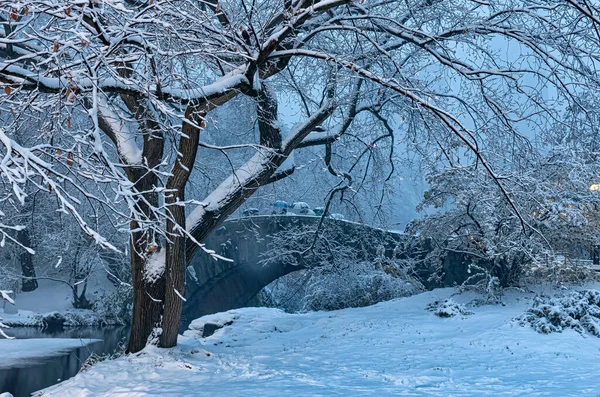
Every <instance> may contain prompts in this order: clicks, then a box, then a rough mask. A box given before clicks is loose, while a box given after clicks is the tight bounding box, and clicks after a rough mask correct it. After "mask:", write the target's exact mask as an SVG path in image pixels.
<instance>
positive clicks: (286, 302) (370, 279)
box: [259, 260, 423, 312]
mask: <svg viewBox="0 0 600 397" xmlns="http://www.w3.org/2000/svg"><path fill="white" fill-rule="evenodd" d="M422 290H423V286H422V284H421V283H420V282H419V281H418V280H417V279H416V278H415V277H413V276H412V275H410V274H409V271H408V270H407V269H405V268H404V267H403V266H402V265H401V264H400V262H396V261H391V260H386V262H385V263H383V264H378V263H372V262H348V263H346V264H345V265H343V266H336V267H317V268H314V269H310V270H307V271H306V272H304V273H303V274H299V275H298V274H293V273H292V274H290V275H288V276H286V277H284V278H282V279H280V280H278V281H276V282H274V283H272V284H271V285H269V286H268V287H267V288H265V289H264V290H263V291H262V292H261V294H260V296H259V300H260V302H261V303H262V304H264V305H265V306H270V307H278V308H281V309H284V310H286V311H290V312H294V311H314V310H338V309H344V308H348V307H362V306H369V305H373V304H375V303H378V302H382V301H387V300H390V299H394V298H400V297H404V296H410V295H414V294H416V293H418V292H421V291H422Z"/></svg>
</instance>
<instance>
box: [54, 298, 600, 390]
mask: <svg viewBox="0 0 600 397" xmlns="http://www.w3.org/2000/svg"><path fill="white" fill-rule="evenodd" d="M453 293H454V290H452V289H443V290H435V291H430V292H426V293H422V294H419V295H415V296H412V297H407V298H401V299H397V300H394V301H390V302H384V303H379V304H377V305H374V306H370V307H364V308H354V309H344V310H339V311H334V312H313V313H305V314H287V313H284V312H282V311H280V310H277V309H268V308H247V309H238V310H231V311H229V312H226V313H221V314H217V315H211V316H206V317H203V318H201V319H199V320H196V321H194V322H193V323H192V324H193V325H192V326H191V329H190V330H189V331H187V332H186V333H185V336H181V337H180V340H179V345H178V346H177V347H176V348H173V349H157V348H155V347H148V348H146V349H145V350H144V351H143V352H142V353H141V354H139V355H129V356H125V357H121V358H119V359H116V360H112V361H105V362H101V363H99V364H97V365H95V366H94V367H92V368H91V369H90V370H89V371H88V372H85V373H82V374H79V375H77V376H76V377H75V378H73V379H70V380H67V381H65V382H63V383H62V384H60V385H57V386H54V387H52V388H49V389H46V390H45V394H44V396H57V397H58V396H61V397H62V396H66V395H68V396H78V395H79V396H95V397H102V396H115V395H128V396H136V397H141V396H152V395H160V396H178V397H180V396H190V397H191V396H197V395H199V393H201V394H204V395H207V396H210V395H213V396H257V395H260V396H288V395H300V396H309V395H310V396H330V395H352V396H363V395H376V396H387V395H407V396H439V397H442V396H443V397H448V396H450V395H452V396H462V397H466V396H477V397H479V396H483V395H488V396H499V395H506V396H525V395H527V396H542V395H543V396H557V397H558V396H560V397H568V396H585V395H591V396H595V395H596V394H597V393H598V391H599V390H600V379H599V378H598V377H597V375H596V372H595V371H593V370H591V369H592V368H596V366H597V362H598V351H600V339H599V338H582V337H581V335H580V334H578V333H576V332H574V331H570V330H567V331H566V332H563V333H554V334H540V333H537V332H535V331H534V330H533V329H531V328H529V327H520V326H518V325H517V324H515V322H514V321H513V319H514V318H515V317H517V316H518V315H520V314H522V313H523V312H524V311H525V310H527V308H528V307H530V305H531V303H532V299H533V298H532V295H531V294H527V293H520V292H514V293H512V292H511V293H510V294H508V295H505V296H504V298H503V302H504V304H505V305H506V306H502V305H485V306H478V307H473V308H470V309H471V310H472V311H473V315H470V316H456V317H452V318H439V317H437V316H434V315H432V314H431V312H428V311H427V310H426V308H427V306H428V305H430V304H431V303H433V302H436V301H438V302H444V301H446V300H447V299H449V298H452V300H453V301H454V302H456V303H457V304H462V305H464V304H465V303H467V302H468V301H469V300H471V299H472V298H473V295H467V296H465V295H453ZM230 322H231V324H229V325H227V324H228V323H230ZM208 323H211V324H218V325H219V326H222V328H220V329H218V330H216V332H215V333H214V334H212V335H210V336H208V337H202V333H203V332H204V329H205V326H206V324H208ZM541 363H543V365H541Z"/></svg>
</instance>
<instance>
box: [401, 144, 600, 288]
mask: <svg viewBox="0 0 600 397" xmlns="http://www.w3.org/2000/svg"><path fill="white" fill-rule="evenodd" d="M508 165H509V168H506V169H505V168H503V167H504V165H502V164H498V165H497V166H496V167H495V168H496V172H497V173H498V174H502V175H503V178H502V186H503V190H501V189H498V180H497V179H495V178H492V177H491V176H490V174H489V172H487V171H486V170H485V168H484V167H481V166H480V165H479V164H478V162H475V163H474V164H472V165H468V166H466V165H464V164H461V165H460V166H459V167H456V168H452V167H451V168H447V169H443V170H441V171H438V170H436V169H433V170H432V172H431V173H430V174H429V175H428V176H427V182H428V183H429V190H428V191H427V192H425V194H424V200H423V201H422V202H421V203H420V204H419V206H418V209H419V210H429V211H431V210H432V209H433V210H436V212H434V213H427V214H426V215H425V216H424V217H423V218H421V219H416V220H415V221H413V222H412V223H411V224H410V225H409V226H408V228H407V232H409V233H410V234H412V235H415V236H421V237H422V239H424V240H427V241H429V242H430V243H431V244H430V246H431V249H430V250H428V252H427V256H426V258H425V260H424V261H425V262H426V264H427V267H428V268H429V269H431V273H432V274H434V277H433V278H434V279H436V281H439V282H440V284H441V285H444V286H452V285H455V284H456V285H460V284H474V285H476V286H478V287H480V289H482V290H484V289H486V288H487V284H488V282H489V281H490V280H491V279H492V277H495V278H496V279H497V281H498V282H499V284H500V286H501V287H502V288H505V287H513V286H519V285H522V284H523V283H524V282H531V281H533V282H548V281H556V282H560V280H561V279H563V280H564V281H575V282H577V281H581V280H582V279H583V280H585V279H586V278H587V277H588V276H591V275H593V273H592V272H589V271H580V269H579V268H577V267H576V266H573V262H579V263H585V262H587V264H586V265H589V264H591V261H590V260H589V259H591V256H592V252H590V251H591V250H590V247H592V246H594V245H595V244H596V243H597V241H598V239H599V238H600V228H598V227H597V225H598V221H599V218H598V211H597V210H596V208H598V206H599V205H600V194H598V192H597V191H594V190H591V189H590V186H591V184H594V183H596V182H595V181H597V180H600V161H598V156H597V155H596V154H595V153H590V152H589V151H587V149H585V150H573V149H571V148H565V147H557V148H555V149H553V150H551V151H549V152H548V153H546V154H545V155H543V156H539V157H536V158H532V159H531V166H530V167H529V169H527V170H523V169H519V170H515V169H514V168H513V165H514V164H513V163H510V164H508ZM558 252H560V253H561V254H560V255H561V256H562V259H563V260H556V259H557V258H556V253H558ZM465 280H466V281H465Z"/></svg>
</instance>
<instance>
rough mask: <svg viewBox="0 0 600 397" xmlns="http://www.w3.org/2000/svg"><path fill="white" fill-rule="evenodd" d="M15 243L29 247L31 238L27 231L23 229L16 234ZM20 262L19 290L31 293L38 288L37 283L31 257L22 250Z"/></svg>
mask: <svg viewBox="0 0 600 397" xmlns="http://www.w3.org/2000/svg"><path fill="white" fill-rule="evenodd" d="M17 241H18V242H19V243H20V244H22V245H24V246H25V247H30V246H31V237H30V235H29V229H27V228H25V229H22V230H19V231H18V232H17ZM19 260H20V262H21V274H22V276H23V278H22V279H21V280H22V281H21V282H22V284H21V290H22V291H23V292H29V291H33V290H35V289H36V288H37V287H38V282H37V280H36V275H35V267H34V266H33V255H31V254H30V253H29V252H27V251H26V250H22V252H21V255H20V258H19Z"/></svg>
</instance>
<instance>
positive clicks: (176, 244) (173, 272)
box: [160, 106, 204, 347]
mask: <svg viewBox="0 0 600 397" xmlns="http://www.w3.org/2000/svg"><path fill="white" fill-rule="evenodd" d="M202 116H204V114H202V113H200V114H199V113H196V111H195V109H194V108H193V107H192V106H188V108H187V109H186V113H185V117H186V119H188V120H191V121H193V122H194V124H195V125H198V124H200V121H201V120H200V117H202ZM195 125H192V124H190V123H186V122H184V124H183V126H182V131H181V132H182V134H181V138H180V140H179V148H178V153H179V154H178V156H177V159H176V161H175V164H174V165H173V169H172V170H171V176H170V177H169V179H168V180H167V190H168V191H174V193H171V194H170V195H169V196H167V197H166V198H165V204H166V205H167V213H168V214H169V218H168V220H167V235H168V236H169V239H170V240H171V241H170V242H169V243H168V244H167V252H166V257H165V279H166V280H165V281H166V289H165V306H164V315H163V323H162V328H163V332H162V334H161V336H160V346H161V347H173V346H175V345H177V335H178V332H179V324H180V322H181V311H182V309H183V299H184V296H185V269H186V265H187V260H186V256H185V254H186V251H185V244H186V235H185V233H184V231H185V207H184V206H183V205H180V204H179V202H182V201H184V200H185V185H186V183H187V181H188V179H189V177H190V173H191V170H192V168H193V167H194V162H195V161H196V154H197V152H198V143H199V142H200V129H199V128H197V127H196V126H195Z"/></svg>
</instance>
